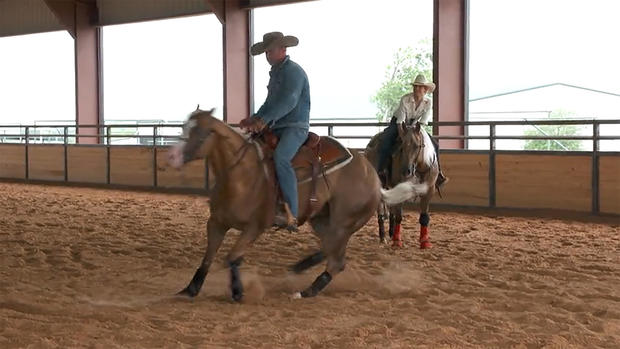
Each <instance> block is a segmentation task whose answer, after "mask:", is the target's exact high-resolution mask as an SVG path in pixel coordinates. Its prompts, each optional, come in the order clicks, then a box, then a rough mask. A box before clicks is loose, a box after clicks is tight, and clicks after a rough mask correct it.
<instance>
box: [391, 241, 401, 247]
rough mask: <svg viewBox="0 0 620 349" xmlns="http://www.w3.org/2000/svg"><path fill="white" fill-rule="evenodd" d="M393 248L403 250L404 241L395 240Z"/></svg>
mask: <svg viewBox="0 0 620 349" xmlns="http://www.w3.org/2000/svg"><path fill="white" fill-rule="evenodd" d="M392 247H394V248H401V247H403V240H393V241H392Z"/></svg>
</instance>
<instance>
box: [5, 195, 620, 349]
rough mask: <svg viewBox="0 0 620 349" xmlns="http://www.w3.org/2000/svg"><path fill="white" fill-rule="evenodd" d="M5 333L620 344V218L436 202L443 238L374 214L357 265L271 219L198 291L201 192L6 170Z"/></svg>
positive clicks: (14, 340) (125, 343)
mask: <svg viewBox="0 0 620 349" xmlns="http://www.w3.org/2000/svg"><path fill="white" fill-rule="evenodd" d="M0 192H2V196H1V197H0V261H1V263H0V347H2V348H17V347H19V348H24V347H32V348H57V347H61V348H70V347H92V348H121V347H122V348H155V347H168V348H181V347H191V348H194V347H201V348H412V347H416V348H472V347H481V348H482V347H484V348H488V347H502V348H503V347H509V348H573V347H575V348H586V347H587V348H596V347H604V348H620V219H618V218H606V219H602V218H597V217H589V218H588V217H585V218H584V217H581V218H580V219H579V220H574V219H573V220H571V219H569V218H566V217H565V218H561V219H558V218H540V217H529V218H527V217H519V216H516V215H504V214H498V212H497V211H495V212H483V211H481V212H467V213H464V212H454V211H440V212H434V213H433V214H432V215H431V227H430V232H431V239H432V241H433V243H434V247H433V248H432V249H431V250H420V249H418V248H417V243H416V241H415V240H416V238H417V231H418V223H417V220H418V219H417V213H416V212H415V211H411V212H408V213H407V216H406V220H405V222H404V238H405V247H404V248H403V249H398V250H395V249H393V248H391V247H389V246H386V245H380V244H379V243H378V238H377V234H376V225H375V221H374V220H372V221H371V222H369V224H367V225H366V227H364V228H363V229H362V230H360V231H359V232H358V233H357V234H356V235H355V236H354V238H353V239H352V241H351V244H350V245H349V249H348V265H347V269H346V270H345V271H344V272H343V273H342V274H340V275H338V276H337V277H336V279H335V280H334V281H333V282H332V284H331V285H330V286H328V288H327V289H326V290H325V291H324V292H323V293H322V294H321V295H320V296H318V297H316V298H312V299H303V300H294V299H291V297H290V295H291V294H292V293H293V292H294V291H297V290H300V289H303V288H305V287H306V286H308V285H309V284H310V283H311V282H312V280H314V278H315V277H316V276H317V275H318V274H320V272H321V271H322V268H323V266H320V267H319V266H317V267H315V268H313V269H311V270H310V271H308V272H306V273H304V274H302V275H290V274H289V273H288V272H287V267H288V266H289V265H291V264H293V263H294V262H295V261H297V260H298V259H300V258H301V257H304V256H305V255H307V254H308V253H310V252H312V251H313V250H314V249H315V247H316V246H317V240H316V239H315V238H314V237H313V236H312V235H311V234H310V233H309V231H308V228H307V227H306V226H304V228H302V230H301V231H300V232H299V233H293V234H291V233H288V232H284V231H268V232H266V233H265V234H264V235H263V236H262V237H261V238H260V239H259V240H258V241H257V242H256V243H255V245H254V246H253V248H252V249H251V251H249V253H248V254H247V255H246V258H245V263H244V265H243V267H242V277H243V280H244V285H245V287H246V298H245V300H244V302H243V303H242V304H235V303H233V302H231V300H230V298H229V295H228V270H227V269H225V268H224V265H223V257H224V255H225V253H226V252H227V250H228V249H229V248H230V246H231V242H232V241H233V239H234V238H235V237H236V236H237V233H236V232H231V233H229V235H228V237H227V240H226V243H225V245H224V246H223V248H222V249H221V250H220V253H219V255H218V260H217V261H216V263H215V264H214V265H213V267H212V269H211V272H210V274H209V275H208V276H207V279H206V282H205V285H204V287H203V290H202V292H201V293H200V294H199V295H198V297H196V298H195V299H194V300H188V299H186V298H179V297H176V296H174V294H175V293H176V292H177V291H179V290H181V289H182V288H183V287H185V286H186V284H187V282H188V281H189V280H190V279H191V277H192V275H193V273H194V270H195V269H196V267H197V266H198V264H199V262H200V259H201V258H202V255H203V251H204V249H205V246H206V245H205V222H206V220H207V218H208V216H209V208H208V201H207V199H205V198H204V197H200V196H196V195H180V194H161V193H148V192H129V191H120V190H103V189H93V188H66V187H59V186H43V185H27V184H16V183H0Z"/></svg>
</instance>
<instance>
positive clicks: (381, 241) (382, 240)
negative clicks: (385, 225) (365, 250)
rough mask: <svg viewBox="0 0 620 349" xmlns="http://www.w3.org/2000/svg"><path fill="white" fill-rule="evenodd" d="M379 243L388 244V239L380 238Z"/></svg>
mask: <svg viewBox="0 0 620 349" xmlns="http://www.w3.org/2000/svg"><path fill="white" fill-rule="evenodd" d="M379 243H380V244H382V245H383V244H387V243H388V241H387V240H386V239H385V238H381V240H379Z"/></svg>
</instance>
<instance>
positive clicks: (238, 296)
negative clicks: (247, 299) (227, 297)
mask: <svg viewBox="0 0 620 349" xmlns="http://www.w3.org/2000/svg"><path fill="white" fill-rule="evenodd" d="M242 299H243V292H242V291H241V290H233V292H232V300H233V301H235V302H241V300H242Z"/></svg>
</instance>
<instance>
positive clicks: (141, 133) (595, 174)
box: [0, 119, 620, 213]
mask: <svg viewBox="0 0 620 349" xmlns="http://www.w3.org/2000/svg"><path fill="white" fill-rule="evenodd" d="M387 125H388V124H387V123H380V122H375V123H360V122H342V123H329V122H314V123H311V130H312V131H314V132H316V133H318V134H320V135H329V136H332V137H335V138H337V139H339V140H341V141H343V142H344V141H349V142H351V141H356V140H357V141H358V143H357V144H361V145H362V146H361V147H355V146H352V147H351V146H350V145H348V146H350V147H351V148H356V149H362V148H363V147H364V146H365V144H367V142H368V141H369V140H370V138H371V137H372V136H373V135H374V134H376V133H377V132H379V131H380V130H381V129H383V128H384V127H386V126H387ZM532 125H551V126H562V125H578V126H586V127H590V128H591V130H589V131H588V133H589V134H588V135H584V134H580V135H546V134H545V135H540V136H539V135H510V134H509V135H506V134H503V135H500V134H498V128H500V127H504V126H532ZM182 126H183V125H182V124H146V125H136V124H114V125H112V124H108V125H79V126H77V125H66V124H65V125H26V126H24V125H4V126H3V125H0V143H6V144H23V145H24V146H25V152H24V161H25V179H26V180H28V179H30V174H29V147H31V146H35V145H41V144H44V145H54V144H56V145H59V146H63V147H64V181H65V182H68V181H69V176H68V165H67V163H68V161H67V158H68V151H67V149H68V147H69V146H73V145H77V146H89V147H105V149H106V183H107V184H110V183H111V178H110V176H111V175H110V149H111V148H113V147H115V146H141V147H148V148H152V152H153V156H152V162H153V174H152V176H153V178H152V183H153V187H158V173H157V172H158V171H157V169H158V159H157V152H158V148H161V147H165V146H168V145H171V144H174V143H176V142H177V141H178V139H179V138H180V136H181V133H182ZM231 126H233V127H236V126H238V125H231ZM431 126H438V127H439V130H440V132H441V127H444V126H459V127H469V126H475V127H484V128H486V129H487V130H488V134H485V135H470V134H465V135H450V136H447V135H441V134H440V135H437V136H434V137H435V138H437V139H439V140H465V141H472V140H482V141H486V142H488V147H485V148H481V149H443V148H442V152H447V153H478V154H488V163H489V169H488V179H489V188H488V190H489V202H488V206H489V207H495V206H496V172H497V171H496V156H497V154H504V153H510V154H553V155H574V154H579V155H585V156H591V158H592V169H591V174H592V175H591V177H592V183H591V189H592V212H593V213H598V212H599V196H600V193H599V172H600V168H599V160H600V156H601V154H602V153H604V154H605V155H610V156H618V157H619V159H620V119H614V120H539V121H465V122H439V123H435V124H434V125H433V124H431ZM608 126H609V127H610V128H611V130H612V131H614V128H615V130H618V131H616V132H617V133H613V132H612V134H609V132H605V134H604V135H602V134H601V129H602V127H608ZM7 130H13V131H14V132H10V133H7V132H6V131H7ZM465 133H467V132H465ZM503 140H512V141H514V140H525V141H528V140H554V141H564V140H567V141H586V142H590V143H591V150H579V151H567V150H562V151H546V150H537V151H528V150H522V149H501V148H499V147H498V144H497V143H498V141H503ZM361 141H364V142H365V143H360V142H361ZM601 142H615V143H617V145H616V144H615V143H614V144H612V146H611V147H607V148H606V150H602V149H601ZM345 145H347V144H345ZM1 161H2V159H0V162H1ZM204 169H205V176H206V182H205V189H208V188H209V187H210V185H209V173H208V171H209V166H208V160H205V166H204Z"/></svg>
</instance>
